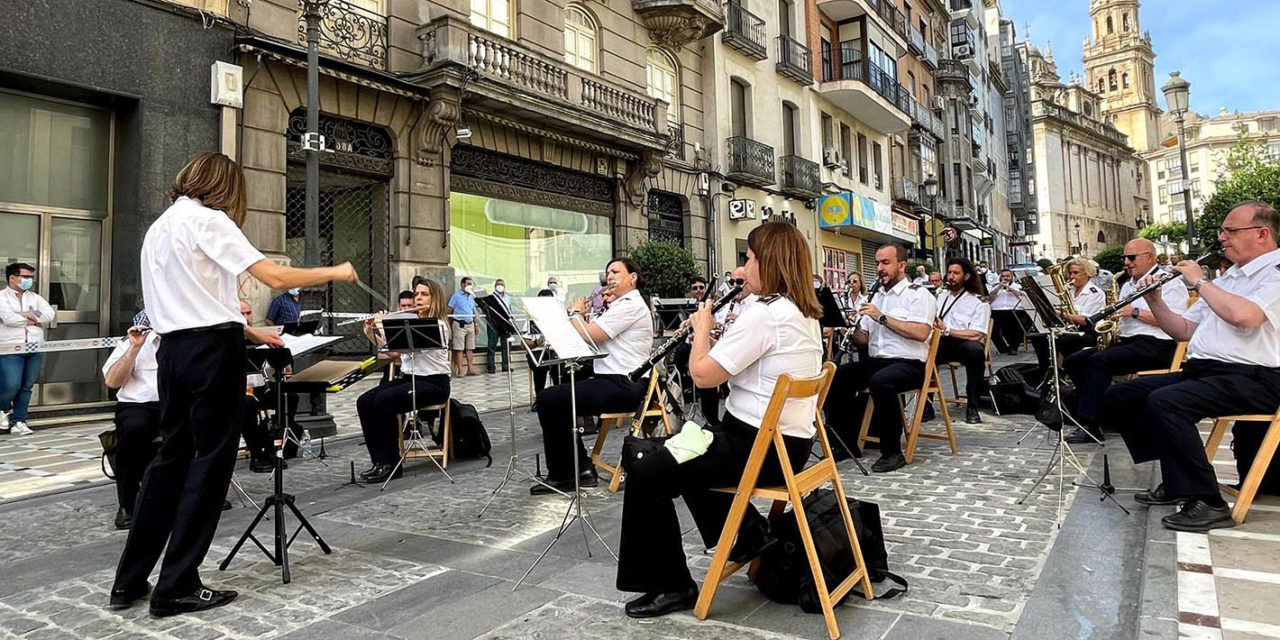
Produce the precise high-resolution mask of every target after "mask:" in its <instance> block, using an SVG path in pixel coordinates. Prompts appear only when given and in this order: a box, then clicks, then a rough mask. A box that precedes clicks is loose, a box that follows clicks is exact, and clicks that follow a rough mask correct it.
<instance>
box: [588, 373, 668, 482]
mask: <svg viewBox="0 0 1280 640" xmlns="http://www.w3.org/2000/svg"><path fill="white" fill-rule="evenodd" d="M659 377H660V376H659V375H658V371H657V370H656V369H655V370H654V371H653V372H652V373H650V374H649V389H648V390H647V391H645V394H644V401H643V403H642V404H641V406H643V407H644V408H645V409H644V411H643V412H641V413H640V414H639V415H637V414H636V412H635V411H627V412H625V413H623V412H618V413H604V414H601V415H600V431H599V433H597V434H596V444H595V446H593V447H592V448H591V462H592V464H594V465H595V466H596V468H597V469H599V470H601V471H604V472H606V473H608V474H609V476H610V479H609V491H610V492H611V493H617V492H618V487H620V486H622V476H623V475H624V474H623V473H622V462H621V461H619V462H618V463H616V464H612V463H609V462H605V460H604V457H603V456H601V454H600V452H601V451H603V450H604V441H605V438H606V437H608V435H609V431H610V430H612V429H618V428H621V427H622V425H624V424H626V421H627V420H629V419H631V418H638V419H637V420H636V421H635V424H634V425H633V426H632V431H631V433H632V435H636V436H639V435H640V433H639V431H640V429H641V428H642V427H643V426H644V422H645V420H647V419H649V418H661V419H662V427H663V430H664V431H665V432H666V434H667V435H671V434H673V433H675V430H674V429H673V428H672V426H671V415H670V414H668V413H667V407H666V402H665V398H664V394H663V391H662V387H661V385H659V384H658V378H659Z"/></svg>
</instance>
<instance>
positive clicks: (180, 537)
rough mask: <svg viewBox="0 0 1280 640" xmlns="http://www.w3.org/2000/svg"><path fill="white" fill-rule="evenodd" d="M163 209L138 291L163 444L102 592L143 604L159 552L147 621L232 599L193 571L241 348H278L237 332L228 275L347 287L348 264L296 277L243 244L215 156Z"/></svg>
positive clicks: (274, 341)
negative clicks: (146, 321) (154, 340)
mask: <svg viewBox="0 0 1280 640" xmlns="http://www.w3.org/2000/svg"><path fill="white" fill-rule="evenodd" d="M169 198H170V200H172V202H173V204H172V205H170V206H169V208H168V209H166V210H165V212H164V213H163V214H162V215H161V216H160V217H159V218H157V219H156V221H155V222H154V223H152V225H151V227H150V228H149V229H148V230H147V234H146V237H145V239H144V240H143V243H142V264H141V271H142V292H143V296H144V297H145V300H146V308H147V314H148V316H149V317H150V320H151V330H152V331H155V332H157V333H159V334H160V335H161V336H163V338H164V340H162V341H161V342H160V347H159V349H158V350H157V352H156V361H157V383H158V386H159V396H160V434H161V436H162V437H163V439H164V444H163V445H161V447H160V452H159V454H158V455H157V456H156V459H155V460H154V461H153V462H152V463H151V465H150V466H149V467H148V468H147V471H146V474H145V475H144V476H143V480H142V488H141V489H140V491H139V494H138V499H137V504H136V505H135V507H134V517H133V528H132V529H130V531H129V539H128V541H127V542H125V547H124V552H123V553H122V554H121V556H120V563H119V565H118V566H117V567H116V576H115V583H114V585H113V586H112V589H111V607H112V608H114V609H123V608H127V607H129V606H132V605H133V604H134V603H136V602H137V601H138V600H141V599H142V598H144V597H146V595H147V593H148V592H149V591H150V584H149V583H148V582H147V577H148V576H149V575H150V574H151V570H152V569H153V568H154V567H155V565H156V562H157V561H158V560H160V555H161V553H162V552H163V553H164V561H163V562H162V563H161V565H160V577H159V579H158V580H157V582H156V585H155V592H154V593H153V594H152V597H151V615H152V616H156V617H163V616H171V615H176V614H180V613H190V612H194V611H201V610H204V609H210V608H213V607H218V606H222V605H224V604H227V603H228V602H231V601H232V600H234V599H235V597H236V592H234V591H220V590H213V589H209V588H208V587H206V586H205V585H204V583H203V582H202V581H201V580H200V574H199V572H198V569H199V568H200V563H201V562H203V561H204V557H205V554H206V553H208V551H209V544H210V543H211V542H212V541H213V535H214V533H215V532H216V531H217V529H218V519H219V518H220V516H221V513H222V500H223V497H224V496H226V494H227V488H228V487H229V486H230V484H231V472H232V470H233V469H234V466H235V459H236V449H237V447H238V446H239V442H240V409H241V402H242V401H243V397H244V384H245V382H244V376H245V366H246V363H245V339H246V338H248V340H249V341H251V342H257V343H263V344H269V345H272V346H283V343H282V342H281V341H280V338H279V337H278V336H276V335H274V334H270V333H266V332H263V331H260V330H257V329H252V328H249V327H247V326H246V325H245V322H244V318H243V317H242V316H241V315H240V303H239V300H238V299H237V297H236V278H237V277H238V276H239V275H240V274H241V273H244V272H245V271H248V272H249V275H251V276H253V277H254V278H255V279H256V280H258V281H259V282H261V283H263V284H265V285H266V286H267V287H268V288H271V289H277V290H281V289H291V288H293V287H306V286H312V285H317V284H322V283H326V282H333V281H355V280H356V279H357V276H356V271H355V269H354V268H353V267H352V266H351V264H350V263H343V264H341V265H338V266H335V267H320V268H314V269H298V268H293V267H286V266H283V265H279V264H276V263H275V262H274V261H272V260H269V259H267V258H266V257H264V256H263V255H262V253H261V252H259V251H258V250H257V249H255V248H254V247H253V245H251V244H249V241H248V240H247V239H246V238H245V236H244V233H243V232H241V231H240V227H241V226H243V225H244V219H245V214H246V210H247V201H246V192H245V182H244V173H243V172H242V171H241V169H240V165H238V164H236V163H235V162H234V161H233V160H231V159H230V158H228V157H227V156H224V155H222V154H220V153H202V154H200V155H198V156H196V157H195V158H194V159H193V160H191V162H190V163H188V164H187V166H185V167H183V169H182V171H180V172H179V173H178V176H177V177H176V178H175V179H174V181H173V186H172V188H171V189H170V191H169Z"/></svg>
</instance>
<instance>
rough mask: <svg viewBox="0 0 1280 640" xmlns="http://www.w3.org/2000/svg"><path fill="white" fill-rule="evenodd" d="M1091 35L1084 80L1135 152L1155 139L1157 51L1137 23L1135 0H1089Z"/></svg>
mask: <svg viewBox="0 0 1280 640" xmlns="http://www.w3.org/2000/svg"><path fill="white" fill-rule="evenodd" d="M1089 5H1090V6H1089V15H1090V16H1091V17H1092V20H1093V36H1092V37H1091V38H1087V39H1086V40H1085V41H1084V59H1083V61H1084V73H1085V82H1086V83H1087V86H1088V87H1089V90H1090V91H1095V92H1097V93H1098V94H1099V95H1101V96H1102V112H1103V115H1104V116H1105V117H1106V118H1107V120H1109V121H1110V122H1111V123H1112V124H1114V125H1115V127H1116V128H1117V129H1119V130H1120V131H1122V132H1124V133H1125V134H1126V135H1128V136H1129V146H1131V147H1133V148H1134V150H1136V151H1137V152H1138V153H1145V152H1147V151H1151V150H1153V149H1155V148H1156V147H1157V146H1158V145H1159V143H1160V140H1159V135H1160V131H1159V118H1160V107H1159V106H1158V105H1157V104H1156V84H1155V78H1154V77H1153V74H1154V73H1155V59H1156V56H1155V53H1154V52H1153V51H1152V49H1151V35H1150V34H1148V33H1145V32H1143V31H1142V29H1141V28H1140V22H1139V20H1138V6H1139V2H1138V0H1090V2H1089Z"/></svg>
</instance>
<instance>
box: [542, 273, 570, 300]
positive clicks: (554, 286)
mask: <svg viewBox="0 0 1280 640" xmlns="http://www.w3.org/2000/svg"><path fill="white" fill-rule="evenodd" d="M547 289H548V290H550V291H551V295H552V297H554V298H555V299H556V302H559V303H560V306H562V307H563V306H566V305H567V304H568V300H567V299H566V297H565V295H566V294H565V292H564V290H563V289H561V288H560V281H559V280H557V279H556V277H555V276H551V277H550V278H547Z"/></svg>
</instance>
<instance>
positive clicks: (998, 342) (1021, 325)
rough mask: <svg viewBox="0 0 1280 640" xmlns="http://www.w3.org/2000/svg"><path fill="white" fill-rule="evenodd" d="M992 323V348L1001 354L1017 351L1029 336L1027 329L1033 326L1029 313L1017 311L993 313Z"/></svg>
mask: <svg viewBox="0 0 1280 640" xmlns="http://www.w3.org/2000/svg"><path fill="white" fill-rule="evenodd" d="M991 322H992V328H991V346H993V347H995V348H996V351H999V352H1000V353H1013V352H1015V351H1017V350H1018V348H1019V347H1021V346H1022V340H1023V338H1025V337H1026V335H1027V327H1029V326H1031V318H1030V317H1029V316H1027V312H1026V311H1021V310H1017V309H1003V310H1000V311H992V312H991Z"/></svg>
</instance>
